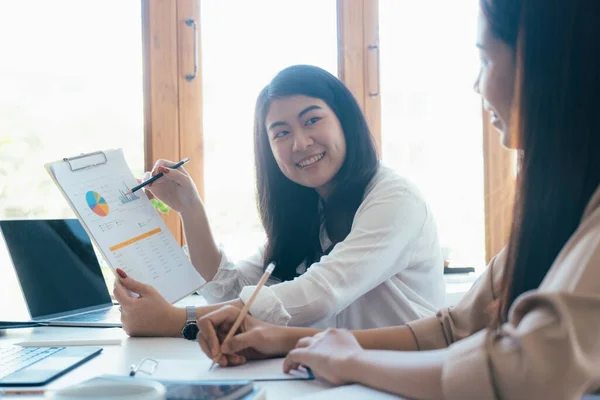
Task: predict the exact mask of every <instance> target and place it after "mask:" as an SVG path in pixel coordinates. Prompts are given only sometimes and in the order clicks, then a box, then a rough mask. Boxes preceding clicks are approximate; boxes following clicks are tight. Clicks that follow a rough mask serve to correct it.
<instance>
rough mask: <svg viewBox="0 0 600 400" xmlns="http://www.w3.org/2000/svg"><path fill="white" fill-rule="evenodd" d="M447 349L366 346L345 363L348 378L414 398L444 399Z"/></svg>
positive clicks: (344, 368) (343, 373)
mask: <svg viewBox="0 0 600 400" xmlns="http://www.w3.org/2000/svg"><path fill="white" fill-rule="evenodd" d="M446 354H447V350H446V349H442V350H433V351H422V352H402V351H381V350H364V351H361V352H360V353H357V354H356V355H355V356H354V357H352V358H351V359H350V360H348V361H347V362H346V363H344V365H343V366H342V376H343V379H344V380H345V381H347V382H355V383H360V384H363V385H366V386H370V387H373V388H375V389H379V390H384V391H386V392H391V393H395V394H398V395H401V396H405V397H408V398H411V399H441V398H442V397H443V393H442V367H443V365H444V362H445V360H446Z"/></svg>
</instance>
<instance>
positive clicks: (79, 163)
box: [44, 149, 206, 304]
mask: <svg viewBox="0 0 600 400" xmlns="http://www.w3.org/2000/svg"><path fill="white" fill-rule="evenodd" d="M114 153H119V156H121V157H122V155H123V154H122V149H111V150H105V151H95V152H92V153H87V154H80V155H78V156H74V157H68V158H63V159H62V160H57V161H54V162H49V163H46V164H44V168H45V169H46V171H47V172H48V174H49V175H50V177H51V179H52V180H53V181H54V183H55V185H56V187H57V188H58V189H59V190H60V192H61V193H62V195H63V197H64V198H65V200H66V201H67V203H68V204H69V206H70V207H71V209H72V210H73V212H74V213H75V215H76V216H77V219H78V220H79V221H80V222H81V225H82V226H83V228H84V229H85V231H86V233H87V234H88V236H89V237H90V239H91V241H92V243H93V244H94V246H95V247H96V249H97V250H98V251H99V252H100V254H101V255H102V257H103V258H104V260H105V261H106V263H107V265H108V266H109V268H110V270H111V272H112V273H113V275H114V276H115V277H116V278H117V279H118V275H117V273H116V268H117V267H116V266H114V265H113V263H112V262H111V259H114V257H111V254H108V253H107V248H106V246H105V245H103V244H102V243H100V241H99V240H98V238H97V237H96V235H95V234H94V232H93V231H92V229H90V226H88V223H87V222H86V218H85V217H84V216H83V215H82V214H81V213H80V212H79V210H78V208H77V206H76V205H75V204H74V203H73V201H72V199H71V197H70V196H69V194H68V193H67V191H66V190H65V188H64V187H63V184H62V183H61V182H60V181H59V179H58V178H57V176H56V175H55V171H54V170H53V168H56V167H57V166H59V165H67V166H68V169H69V171H70V173H71V174H79V173H82V172H83V171H90V170H97V169H103V168H106V169H109V166H110V165H109V158H111V156H112V155H113V154H114ZM116 156H117V155H116V154H115V157H116ZM123 162H124V163H125V165H126V162H125V161H124V158H123ZM127 171H128V172H129V173H131V171H130V170H129V168H128V167H127ZM143 196H145V194H144V195H143ZM148 204H150V203H149V202H148ZM150 207H151V208H152V213H153V216H154V217H155V218H158V219H159V220H160V224H161V226H163V227H164V229H161V234H163V232H164V234H165V235H169V236H170V238H172V240H173V242H174V243H176V242H175V238H174V237H173V235H172V234H171V233H170V231H168V229H167V228H166V225H164V222H163V221H162V218H161V217H160V215H159V214H158V212H157V211H156V209H154V207H152V206H151V205H150ZM157 221H158V220H157ZM177 248H178V251H180V252H181V255H182V256H183V257H185V262H186V263H187V264H188V265H186V266H185V268H187V269H188V270H189V269H190V268H189V267H191V269H192V270H193V271H194V273H195V275H196V276H193V277H192V278H199V279H192V280H191V282H188V286H189V283H193V282H195V281H197V282H198V284H197V285H194V286H193V287H189V288H186V289H185V290H183V291H181V292H180V293H178V294H177V295H169V296H166V295H165V293H161V294H162V295H163V297H165V298H166V299H167V301H168V302H169V303H171V304H174V303H176V302H177V301H179V300H181V299H183V298H185V297H187V296H189V295H190V294H193V293H194V292H196V291H197V290H199V289H200V288H201V287H202V286H203V285H204V284H205V283H206V281H205V280H204V279H203V278H202V277H201V276H200V274H199V273H198V272H197V271H196V270H195V269H194V267H193V266H192V265H191V263H190V261H189V258H188V257H187V256H186V255H185V254H184V252H183V250H182V248H181V246H179V244H177ZM136 261H137V260H136ZM142 267H143V266H142ZM123 269H124V270H125V271H126V272H128V271H127V269H125V268H123ZM141 269H142V268H140V270H141ZM190 273H191V272H190V271H186V274H187V275H186V277H188V278H189V277H190ZM128 274H129V275H131V276H132V277H133V278H134V279H136V280H140V281H141V282H143V283H147V284H151V285H153V286H154V284H153V283H156V282H149V281H147V280H143V279H139V278H138V277H137V276H136V274H135V273H134V274H131V273H130V272H128ZM184 279H185V277H184ZM175 283H177V282H175ZM155 287H156V286H155ZM157 289H159V288H158V287H157ZM159 292H160V289H159Z"/></svg>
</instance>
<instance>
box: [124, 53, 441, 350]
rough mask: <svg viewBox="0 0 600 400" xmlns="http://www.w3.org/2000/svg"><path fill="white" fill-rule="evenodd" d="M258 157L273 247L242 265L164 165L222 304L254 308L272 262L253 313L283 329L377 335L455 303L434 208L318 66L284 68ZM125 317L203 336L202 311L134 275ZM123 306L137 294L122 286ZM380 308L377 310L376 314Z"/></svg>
mask: <svg viewBox="0 0 600 400" xmlns="http://www.w3.org/2000/svg"><path fill="white" fill-rule="evenodd" d="M254 151H255V160H256V162H255V167H256V187H257V201H258V207H259V211H260V216H261V222H262V224H263V227H264V228H265V231H266V233H267V241H266V243H265V245H264V246H261V247H260V248H259V250H258V252H256V254H255V255H254V256H252V257H250V258H247V259H245V260H243V261H240V262H237V263H234V262H232V261H230V259H229V258H228V257H227V256H226V254H225V252H224V251H223V249H221V248H219V247H217V246H216V244H215V242H214V239H213V237H212V233H211V227H210V226H209V224H208V220H207V218H206V213H205V210H204V205H203V204H202V202H201V200H200V196H199V195H198V192H197V190H196V189H195V186H194V185H193V182H192V181H191V179H190V177H189V176H188V175H187V174H186V172H185V170H182V171H180V170H169V169H166V168H165V166H168V165H170V162H167V161H164V160H163V161H159V162H158V163H157V165H156V167H155V168H154V171H153V174H156V173H158V172H162V171H165V172H166V174H165V177H166V178H167V179H164V180H162V179H161V180H159V181H156V182H155V183H153V184H152V185H151V187H150V189H151V190H152V192H153V193H154V194H155V195H156V196H157V197H158V198H160V199H162V200H163V201H164V202H165V203H167V204H169V206H171V208H173V209H175V210H176V211H178V212H180V213H181V216H182V219H183V223H184V227H185V234H186V240H187V243H188V247H189V253H190V258H191V260H192V264H193V265H194V266H195V267H196V269H197V270H198V272H199V273H200V274H201V275H202V276H203V277H204V278H205V279H206V280H207V281H209V282H208V283H207V284H206V285H205V286H204V288H203V289H202V294H203V295H204V297H205V298H206V299H207V300H208V301H209V302H213V303H217V302H223V301H229V304H232V305H234V306H236V307H240V308H241V307H242V306H243V304H244V303H246V302H247V301H248V300H249V298H250V296H251V295H252V293H253V291H254V287H253V286H252V285H256V284H257V282H258V281H259V279H260V278H261V276H262V274H263V270H264V269H265V268H266V267H267V266H268V265H270V264H275V266H276V268H275V271H274V273H273V274H272V279H271V280H270V281H269V282H268V285H269V286H268V287H265V288H263V289H262V290H261V291H260V294H259V296H258V297H257V299H256V301H255V302H254V303H253V304H252V306H251V307H250V312H251V313H252V315H253V316H255V317H257V318H259V319H262V320H264V321H267V322H271V323H275V324H278V325H287V324H291V325H303V326H320V327H344V328H354V329H358V328H374V327H382V326H389V325H393V324H403V323H406V322H409V321H412V320H415V319H418V318H422V317H424V316H428V315H432V314H433V310H435V309H436V307H439V306H441V305H442V304H443V303H444V297H445V296H444V284H443V279H442V270H443V269H442V266H443V263H442V258H441V251H440V248H439V243H438V237H437V228H436V224H435V221H434V218H433V216H432V213H431V211H430V209H429V207H428V205H427V203H426V202H425V201H424V199H423V197H422V196H421V194H420V193H419V191H418V190H417V189H416V188H415V187H414V186H413V185H412V184H411V183H410V182H408V181H407V180H405V179H404V178H402V177H400V176H398V175H397V174H396V173H395V172H393V171H392V170H390V169H388V168H386V167H385V166H383V165H380V164H379V162H378V160H377V153H376V150H375V146H374V143H373V138H372V136H371V133H370V131H369V128H368V126H367V123H366V120H365V118H364V116H363V114H362V112H361V110H360V108H359V106H358V103H357V101H356V99H355V98H354V97H353V96H352V94H351V93H350V91H349V90H348V88H346V86H344V84H343V83H342V82H341V81H340V80H338V79H337V78H336V77H334V76H333V75H331V74H330V73H328V72H326V71H325V70H323V69H320V68H318V67H313V66H308V65H296V66H292V67H289V68H286V69H284V70H283V71H281V72H280V73H279V74H278V75H277V76H276V77H275V78H274V79H273V80H272V81H271V82H270V83H269V84H268V85H267V86H266V87H265V88H264V89H263V90H262V91H261V92H260V94H259V96H258V100H257V103H256V110H255V124H254ZM121 283H122V284H123V286H124V287H125V288H126V289H129V290H131V291H133V292H136V293H139V291H140V290H141V291H142V292H143V293H140V294H143V295H142V297H141V298H136V299H135V300H130V299H127V298H123V299H122V300H124V301H120V303H121V304H123V313H122V316H123V318H122V321H123V325H124V328H125V330H126V331H127V332H128V333H129V334H132V335H177V334H179V332H180V331H181V330H182V328H184V325H185V326H186V328H184V329H183V332H182V333H183V335H184V336H189V337H190V338H192V339H195V337H196V335H195V334H194V331H193V329H192V330H190V328H188V327H189V325H190V324H191V325H194V324H195V323H196V322H195V321H196V317H201V316H203V315H205V314H207V313H208V312H210V311H212V310H214V309H216V308H218V307H220V306H221V305H222V304H223V303H221V304H217V305H216V306H207V307H200V308H197V309H196V313H195V315H194V314H193V313H192V314H191V315H189V314H188V316H187V322H188V323H187V324H186V315H185V310H181V309H176V308H174V307H172V306H170V305H169V304H168V303H166V302H165V301H164V300H163V299H160V298H159V296H158V294H157V293H156V292H155V291H153V290H151V289H150V288H148V287H146V286H145V285H141V284H139V283H138V282H135V281H133V280H132V279H131V278H123V279H121ZM115 296H116V297H117V298H118V299H119V300H121V297H124V296H126V294H125V291H123V290H122V288H121V287H120V286H117V289H116V291H115ZM375 307H376V308H377V310H378V312H377V313H370V312H366V310H370V309H373V308H375Z"/></svg>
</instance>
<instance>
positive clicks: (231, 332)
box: [208, 264, 275, 371]
mask: <svg viewBox="0 0 600 400" xmlns="http://www.w3.org/2000/svg"><path fill="white" fill-rule="evenodd" d="M274 269H275V265H273V264H269V266H268V267H267V269H266V270H265V273H264V274H263V276H262V278H260V281H258V285H256V289H254V293H252V296H250V299H249V300H248V302H247V303H246V304H245V305H244V308H242V311H240V315H238V317H237V319H236V320H235V322H234V323H233V326H232V327H231V329H230V330H229V333H228V334H227V336H225V339H224V340H223V343H221V347H222V346H223V345H224V344H225V342H227V341H228V340H229V339H231V338H232V337H233V335H235V332H236V331H237V330H238V328H239V327H240V325H241V324H242V321H243V320H244V318H246V315H247V314H248V310H250V307H251V306H252V303H254V300H255V299H256V297H257V296H258V292H260V289H262V287H263V286H264V284H265V283H266V282H267V279H269V276H271V273H272V272H273V270H274ZM222 356H223V353H222V352H221V351H219V354H217V355H216V356H215V357H214V358H213V362H212V364H211V365H210V368H209V369H208V370H209V371H210V370H211V369H212V368H213V367H214V366H215V364H216V363H217V362H218V361H219V359H220V358H221V357H222Z"/></svg>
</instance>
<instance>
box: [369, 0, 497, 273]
mask: <svg viewBox="0 0 600 400" xmlns="http://www.w3.org/2000/svg"><path fill="white" fill-rule="evenodd" d="M477 12H478V8H477V4H476V3H474V2H448V1H441V0H440V1H433V2H431V1H428V2H419V1H410V0H380V1H379V29H380V31H379V32H380V43H381V65H380V70H381V109H382V111H381V114H382V116H381V126H382V150H383V151H382V153H383V157H382V159H383V162H384V163H385V164H387V165H388V166H390V167H393V168H395V169H396V170H397V171H398V173H400V174H401V175H403V176H405V177H407V178H408V179H410V180H411V181H412V182H414V183H415V184H416V185H417V186H418V187H419V188H420V189H421V191H422V192H423V194H424V195H425V198H426V199H427V201H428V202H429V204H430V205H431V207H432V210H433V212H434V214H435V217H436V220H437V223H438V227H439V234H440V240H441V245H442V247H445V248H448V249H450V251H451V255H450V258H451V260H452V261H451V264H454V265H468V266H482V265H484V263H485V260H484V258H485V229H484V202H483V199H484V187H483V150H482V149H483V144H482V121H481V100H480V98H479V96H477V95H476V94H475V93H474V92H473V89H472V88H473V83H474V81H475V79H476V77H477V73H478V69H479V60H478V53H477V49H476V47H475V34H476V23H477Z"/></svg>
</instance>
